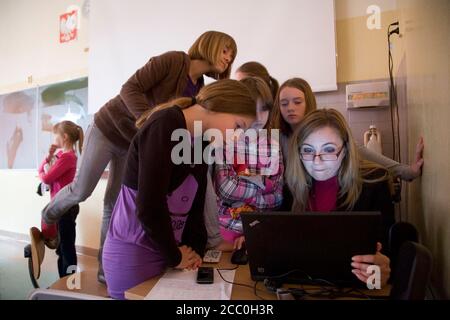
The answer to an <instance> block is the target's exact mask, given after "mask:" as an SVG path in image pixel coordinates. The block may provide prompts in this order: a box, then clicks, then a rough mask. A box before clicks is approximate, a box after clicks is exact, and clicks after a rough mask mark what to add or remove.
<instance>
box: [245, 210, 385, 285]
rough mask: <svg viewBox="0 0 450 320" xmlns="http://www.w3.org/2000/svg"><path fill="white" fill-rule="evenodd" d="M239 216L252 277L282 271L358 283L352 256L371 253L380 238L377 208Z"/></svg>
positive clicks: (300, 278)
mask: <svg viewBox="0 0 450 320" xmlns="http://www.w3.org/2000/svg"><path fill="white" fill-rule="evenodd" d="M241 217H242V223H243V227H244V235H245V241H246V247H247V252H248V257H249V263H250V272H251V275H252V279H254V280H264V279H266V278H273V277H280V278H283V277H282V275H284V274H287V276H286V277H285V278H286V279H285V280H286V281H290V282H307V281H305V280H306V279H308V278H309V277H311V278H313V279H324V280H327V281H331V282H333V283H336V284H348V283H357V279H356V277H355V276H354V275H353V274H352V272H351V270H352V267H351V262H352V261H351V258H352V256H354V255H360V254H374V253H375V252H376V243H377V241H379V240H380V237H379V235H380V228H381V215H380V213H379V212H327V213H319V212H311V213H308V212H307V213H304V214H293V213H288V212H265V213H246V214H242V215H241ZM294 270H297V271H294ZM355 279H356V281H355Z"/></svg>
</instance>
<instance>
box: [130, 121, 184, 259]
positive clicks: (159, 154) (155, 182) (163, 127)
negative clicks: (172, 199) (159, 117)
mask: <svg viewBox="0 0 450 320" xmlns="http://www.w3.org/2000/svg"><path fill="white" fill-rule="evenodd" d="M172 122H173V121H172ZM169 123H170V122H169ZM172 129H173V128H171V126H167V122H164V123H162V122H159V123H156V122H154V123H153V124H152V126H150V127H147V129H146V130H144V131H142V132H140V133H138V135H137V136H136V137H135V140H134V142H133V144H134V148H135V149H137V153H138V192H137V197H136V210H137V216H138V219H139V221H140V222H141V223H142V226H143V228H144V230H145V231H146V233H147V234H148V235H149V237H150V238H151V239H152V240H153V241H154V242H155V244H156V245H157V246H158V247H159V249H160V250H161V252H162V253H163V255H164V256H165V257H166V259H167V260H168V264H169V266H170V267H175V266H177V265H178V264H179V263H180V261H181V253H180V251H179V249H178V246H177V243H176V240H175V237H174V234H173V230H172V222H171V218H170V214H169V209H168V206H167V194H168V193H169V185H170V180H171V174H172V168H173V165H172V160H171V150H172V145H173V142H171V134H172ZM132 148H133V147H132ZM130 152H132V151H130ZM162 164H164V165H162Z"/></svg>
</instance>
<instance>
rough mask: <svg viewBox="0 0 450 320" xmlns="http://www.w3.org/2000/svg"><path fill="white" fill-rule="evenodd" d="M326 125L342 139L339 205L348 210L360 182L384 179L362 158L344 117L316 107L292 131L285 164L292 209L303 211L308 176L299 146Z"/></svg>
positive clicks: (359, 186)
mask: <svg viewBox="0 0 450 320" xmlns="http://www.w3.org/2000/svg"><path fill="white" fill-rule="evenodd" d="M324 127H330V128H333V129H335V130H336V132H337V133H338V134H339V136H340V137H341V139H342V141H343V143H344V144H343V151H342V152H344V157H343V159H342V163H341V167H340V168H339V170H338V174H337V176H338V181H339V187H340V188H339V194H338V198H340V199H342V200H343V201H342V206H343V207H345V208H346V209H347V210H351V209H352V208H353V206H354V205H355V203H356V201H358V198H359V195H360V194H361V190H362V184H363V182H368V183H373V182H378V181H383V180H386V179H388V174H387V171H386V170H385V169H384V168H382V167H381V166H379V165H376V164H374V163H370V162H368V161H362V160H361V159H360V157H359V153H358V150H357V147H356V144H355V142H354V139H353V136H352V133H351V130H350V128H349V126H348V124H347V121H346V120H345V119H344V117H343V116H342V115H341V114H340V113H339V112H338V111H336V110H334V109H320V110H316V111H313V112H311V113H310V114H309V115H307V116H306V117H305V119H303V120H302V122H301V124H300V125H299V127H298V128H297V129H296V130H295V132H294V133H293V134H292V138H291V139H290V144H289V153H288V158H287V163H286V180H287V184H288V186H289V188H290V190H291V192H292V195H293V198H294V203H293V206H292V210H293V211H294V212H303V211H305V210H306V207H307V203H308V199H309V195H310V191H311V187H312V180H313V179H312V177H311V176H310V175H309V174H308V173H307V171H306V169H305V167H304V166H303V162H302V161H301V159H300V154H299V147H300V146H301V145H302V144H303V142H304V141H305V140H306V139H307V138H308V136H309V135H310V134H311V133H313V132H314V131H316V130H318V129H320V128H324ZM380 169H383V170H384V175H382V176H381V177H378V178H375V179H373V178H371V175H372V173H373V172H374V171H376V170H380Z"/></svg>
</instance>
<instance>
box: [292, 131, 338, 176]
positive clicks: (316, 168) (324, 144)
mask: <svg viewBox="0 0 450 320" xmlns="http://www.w3.org/2000/svg"><path fill="white" fill-rule="evenodd" d="M343 145H344V142H343V141H342V138H341V137H340V135H339V134H338V132H337V131H336V130H335V129H334V128H331V127H323V128H319V129H317V130H315V131H314V132H313V133H311V134H310V135H309V136H308V137H306V139H305V140H304V141H303V144H302V145H301V146H300V150H299V152H300V158H301V161H302V163H303V166H304V167H305V169H306V171H307V172H308V174H309V175H310V176H311V177H313V178H314V180H317V181H325V180H328V179H330V178H332V177H334V176H336V175H337V174H338V171H339V168H340V167H341V164H342V160H343V159H344V156H345V148H344V146H343ZM319 155H320V156H319Z"/></svg>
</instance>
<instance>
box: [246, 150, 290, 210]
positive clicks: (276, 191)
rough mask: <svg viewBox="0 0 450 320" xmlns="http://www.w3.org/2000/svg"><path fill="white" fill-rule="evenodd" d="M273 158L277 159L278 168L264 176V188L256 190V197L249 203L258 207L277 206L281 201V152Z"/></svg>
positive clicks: (269, 207)
mask: <svg viewBox="0 0 450 320" xmlns="http://www.w3.org/2000/svg"><path fill="white" fill-rule="evenodd" d="M275 159H277V160H278V162H277V164H278V167H277V168H278V170H277V171H276V173H274V174H271V175H267V176H265V186H266V188H265V189H264V190H258V192H257V194H256V197H255V198H254V199H253V201H252V202H251V203H250V204H251V205H254V206H255V207H256V208H258V209H274V208H278V207H280V206H281V204H282V202H283V183H284V182H283V180H284V179H283V176H284V164H283V163H284V162H283V157H282V154H281V152H279V153H278V157H276V158H275Z"/></svg>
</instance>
